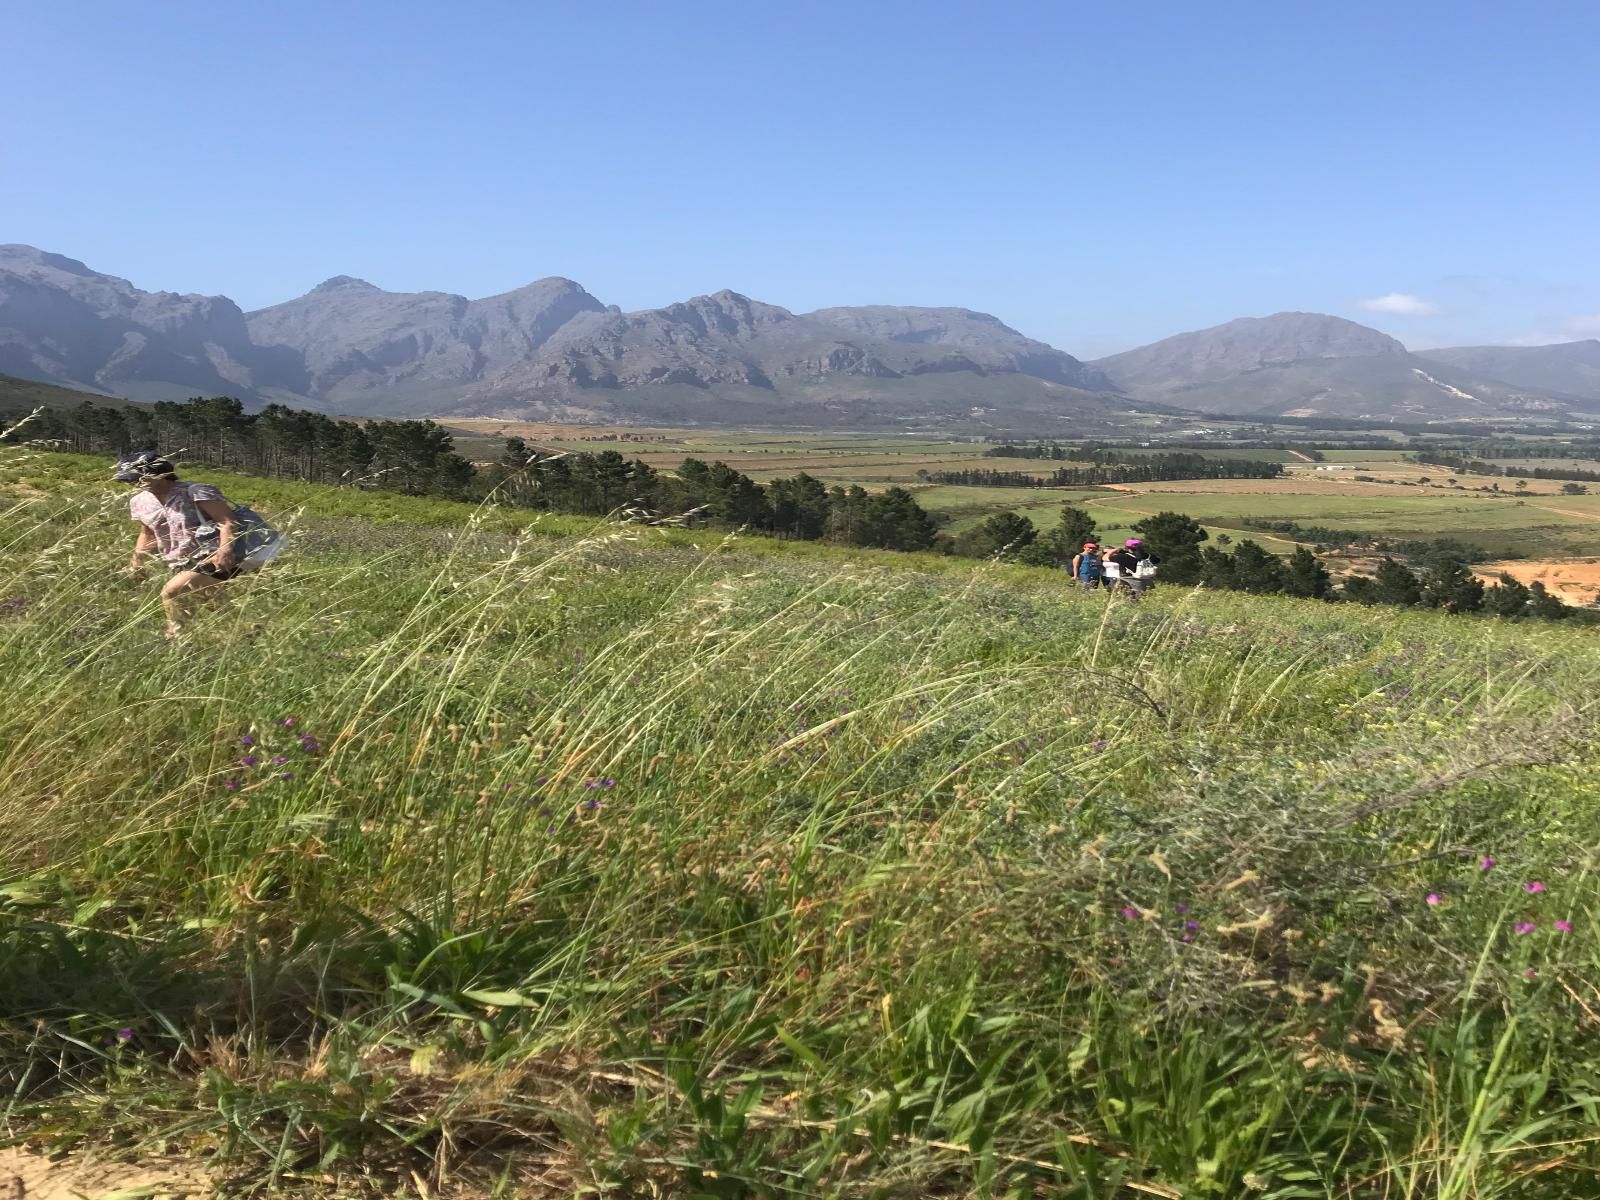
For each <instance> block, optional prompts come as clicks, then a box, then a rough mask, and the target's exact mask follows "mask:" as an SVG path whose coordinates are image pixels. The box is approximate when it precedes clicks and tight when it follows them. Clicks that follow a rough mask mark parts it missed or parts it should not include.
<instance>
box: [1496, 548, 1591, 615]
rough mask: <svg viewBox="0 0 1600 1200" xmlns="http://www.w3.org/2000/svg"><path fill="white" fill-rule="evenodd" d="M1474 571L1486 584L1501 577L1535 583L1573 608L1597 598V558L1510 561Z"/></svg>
mask: <svg viewBox="0 0 1600 1200" xmlns="http://www.w3.org/2000/svg"><path fill="white" fill-rule="evenodd" d="M1473 571H1474V573H1476V574H1477V576H1478V578H1480V579H1482V580H1483V581H1484V582H1485V583H1493V582H1494V581H1495V580H1497V579H1499V578H1500V576H1501V574H1502V573H1504V574H1506V575H1509V576H1511V578H1513V579H1515V580H1516V581H1517V582H1518V583H1533V582H1534V581H1535V580H1537V581H1538V582H1539V583H1542V584H1544V586H1545V587H1546V588H1547V589H1549V591H1550V592H1551V594H1552V595H1556V596H1560V597H1561V599H1563V600H1566V601H1568V602H1569V603H1573V604H1588V603H1590V602H1591V601H1593V600H1594V599H1595V598H1596V597H1600V558H1551V559H1543V560H1540V559H1509V560H1506V561H1503V562H1486V563H1479V564H1478V565H1477V566H1475V567H1473Z"/></svg>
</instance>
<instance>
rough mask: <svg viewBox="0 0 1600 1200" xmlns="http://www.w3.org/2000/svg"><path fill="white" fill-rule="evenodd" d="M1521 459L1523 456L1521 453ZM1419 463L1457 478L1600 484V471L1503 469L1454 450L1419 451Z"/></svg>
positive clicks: (1532, 468) (1551, 468) (1545, 468)
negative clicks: (1553, 480)
mask: <svg viewBox="0 0 1600 1200" xmlns="http://www.w3.org/2000/svg"><path fill="white" fill-rule="evenodd" d="M1518 457H1523V456H1522V455H1520V454H1519V455H1518ZM1417 461H1418V462H1419V463H1426V464H1427V465H1428V466H1430V467H1443V468H1445V469H1446V470H1448V471H1453V472H1455V473H1456V474H1457V475H1498V476H1503V477H1508V478H1511V479H1569V480H1573V481H1577V482H1582V483H1600V471H1585V470H1583V469H1581V468H1579V467H1503V466H1501V465H1500V464H1499V463H1492V462H1485V461H1484V460H1483V459H1480V458H1473V457H1472V456H1471V455H1469V454H1465V453H1456V452H1455V451H1452V450H1443V449H1426V450H1418V451H1417Z"/></svg>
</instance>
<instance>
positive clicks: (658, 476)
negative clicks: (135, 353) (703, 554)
mask: <svg viewBox="0 0 1600 1200" xmlns="http://www.w3.org/2000/svg"><path fill="white" fill-rule="evenodd" d="M27 415H28V414H27V413H26V412H12V413H9V414H7V415H6V417H5V419H4V420H3V421H0V424H4V425H12V424H14V423H15V421H16V420H18V419H20V418H21V417H24V416H27ZM8 440H13V441H21V440H27V441H30V442H36V443H44V444H47V445H53V446H56V447H58V448H60V449H65V450H71V451H75V452H77V453H81V454H123V453H126V452H128V451H129V450H142V449H155V450H158V451H160V452H161V453H162V454H166V455H171V456H173V457H175V458H177V459H178V460H179V461H181V462H183V463H185V464H193V465H197V466H208V467H221V468H226V469H228V470H232V471H240V472H243V473H246V474H254V475H265V476H268V477H270V478H277V479H296V480H300V481H302V482H306V483H327V484H346V485H355V486H361V487H368V488H376V489H380V490H385V491H395V492H401V493H404V494H406V495H412V496H438V497H441V498H443V499H449V500H483V499H486V498H489V497H491V496H492V497H493V498H494V499H496V500H497V501H499V502H501V503H504V504H508V505H511V506H513V507H520V508H529V509H540V510H544V511H548V512H557V513H572V514H577V515H590V516H606V515H609V514H611V513H617V512H621V513H623V514H625V515H634V516H637V517H638V518H640V519H648V520H661V519H671V520H676V521H679V522H681V523H683V524H687V525H701V526H720V527H726V528H746V529H751V530H754V531H756V532H759V533H766V534H771V535H773V536H775V537H781V538H790V539H797V540H806V541H816V540H827V541H831V542H834V543H836V544H839V545H846V546H871V547H877V548H880V549H887V550H927V549H929V548H931V547H932V546H933V544H934V541H935V539H936V537H937V535H938V526H937V524H936V522H935V520H934V518H933V517H932V516H930V515H929V514H928V513H927V512H925V511H924V510H923V509H922V507H921V506H920V505H918V504H917V502H916V500H915V498H914V497H913V496H912V495H911V493H910V492H908V491H906V490H905V489H904V488H889V489H887V490H886V491H883V492H874V493H869V492H867V491H866V490H865V489H864V488H861V487H839V486H835V487H831V488H830V487H828V486H826V485H825V484H823V483H822V482H821V481H820V480H818V479H815V478H813V477H811V476H809V475H806V474H804V473H802V474H799V475H796V476H794V477H793V478H791V479H776V480H773V481H772V482H770V483H768V484H765V485H763V484H759V483H756V482H755V481H754V480H753V479H751V478H750V477H749V476H747V475H744V474H742V473H740V472H738V471H735V470H734V469H733V468H731V467H729V466H727V465H726V464H724V463H720V462H718V463H710V464H708V463H704V462H701V461H700V460H698V459H694V458H689V459H685V460H684V462H683V463H682V464H681V465H680V467H679V468H678V470H677V472H676V473H675V474H663V473H661V472H658V471H657V470H656V469H655V468H653V467H651V466H650V465H649V464H647V463H645V462H643V461H641V460H639V459H634V460H632V461H630V460H628V459H626V458H624V457H623V456H622V455H621V454H620V453H618V452H617V451H615V450H602V451H598V452H596V453H557V452H554V451H548V450H539V449H535V448H531V447H529V446H528V445H527V443H526V442H524V441H523V440H522V439H520V438H511V439H508V440H507V442H506V445H505V450H504V452H503V454H502V455H501V457H500V459H499V460H498V461H497V462H495V463H492V464H489V465H487V466H485V467H482V468H480V467H477V466H474V464H473V463H471V462H469V461H468V460H467V459H465V458H463V457H462V456H461V455H459V454H457V453H456V452H455V448H454V441H453V439H452V438H451V436H450V433H449V431H448V430H446V429H444V428H442V427H441V426H439V425H436V424H435V423H434V422H432V421H359V422H358V421H352V420H345V419H338V418H333V417H329V416H325V415H324V414H322V413H314V412H302V411H298V410H295V409H291V408H287V407H285V406H283V405H279V404H269V405H267V406H266V407H265V408H263V409H262V410H261V411H260V412H258V413H247V412H245V411H244V406H243V405H242V404H241V403H240V402H239V401H238V400H236V399H233V398H231V397H215V398H205V397H195V398H194V399H192V400H188V401H185V402H181V403H180V402H168V401H163V402H161V403H157V404H154V405H150V406H148V407H145V406H138V407H132V406H130V407H127V408H113V407H110V406H103V405H96V404H93V403H89V402H85V403H84V404H81V405H79V406H78V407H76V408H71V409H45V410H43V411H41V412H40V413H38V414H37V415H36V416H34V417H33V418H32V419H31V420H29V421H28V422H27V424H26V425H24V426H22V427H21V428H19V429H16V430H15V431H14V432H13V433H11V434H9V435H8Z"/></svg>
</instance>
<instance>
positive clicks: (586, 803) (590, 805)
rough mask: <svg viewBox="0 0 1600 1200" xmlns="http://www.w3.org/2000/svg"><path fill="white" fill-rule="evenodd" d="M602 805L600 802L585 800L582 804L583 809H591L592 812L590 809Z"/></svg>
mask: <svg viewBox="0 0 1600 1200" xmlns="http://www.w3.org/2000/svg"><path fill="white" fill-rule="evenodd" d="M602 803H603V802H602V801H600V800H585V801H584V802H583V806H584V807H585V808H587V809H591V810H592V809H596V808H599V807H600V805H601V804H602Z"/></svg>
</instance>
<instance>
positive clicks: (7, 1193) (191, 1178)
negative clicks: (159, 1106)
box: [0, 1150, 214, 1200]
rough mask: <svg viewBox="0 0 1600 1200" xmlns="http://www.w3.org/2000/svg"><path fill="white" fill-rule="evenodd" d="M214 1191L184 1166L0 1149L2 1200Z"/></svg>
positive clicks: (159, 1197) (156, 1198)
mask: <svg viewBox="0 0 1600 1200" xmlns="http://www.w3.org/2000/svg"><path fill="white" fill-rule="evenodd" d="M213 1190H214V1189H213V1188H212V1187H211V1185H210V1184H209V1183H207V1182H206V1180H205V1177H204V1176H203V1175H202V1174H201V1173H200V1172H198V1171H196V1170H193V1169H192V1168H189V1167H185V1166H184V1165H183V1164H182V1163H176V1162H173V1163H160V1162H150V1163H146V1164H145V1165H143V1166H131V1165H129V1164H127V1163H115V1162H101V1163H92V1162H83V1163H80V1162H69V1163H58V1162H51V1161H50V1160H49V1159H47V1158H44V1157H42V1156H40V1155H38V1154H30V1153H29V1152H28V1151H26V1150H0V1196H4V1197H5V1200H97V1197H101V1196H107V1195H110V1194H113V1193H115V1194H118V1195H123V1196H126V1195H128V1194H129V1193H130V1192H131V1193H132V1194H134V1195H137V1196H140V1197H141V1198H142V1197H149V1198H150V1200H164V1198H171V1197H179V1196H183V1197H189V1198H190V1200H198V1198H199V1197H202V1196H209V1195H212V1193H213Z"/></svg>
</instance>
